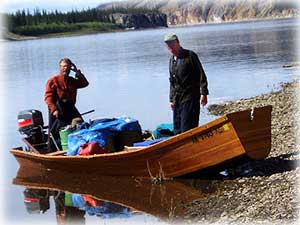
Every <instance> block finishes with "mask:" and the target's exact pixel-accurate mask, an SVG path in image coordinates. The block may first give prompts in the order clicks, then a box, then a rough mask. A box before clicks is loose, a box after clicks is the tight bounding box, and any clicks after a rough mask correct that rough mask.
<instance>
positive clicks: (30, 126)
mask: <svg viewBox="0 0 300 225" xmlns="http://www.w3.org/2000/svg"><path fill="white" fill-rule="evenodd" d="M43 125H44V121H43V115H42V113H41V112H40V111H39V110H35V109H30V110H24V111H21V112H19V114H18V126H19V132H20V133H21V134H23V135H25V136H26V138H27V139H28V140H29V141H30V143H31V144H40V143H43V142H45V139H46V138H45V132H44V130H43V129H44V127H43Z"/></svg>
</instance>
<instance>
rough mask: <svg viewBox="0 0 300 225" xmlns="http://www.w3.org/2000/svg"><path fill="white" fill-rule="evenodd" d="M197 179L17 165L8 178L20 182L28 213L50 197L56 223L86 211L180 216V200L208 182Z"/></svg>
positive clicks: (81, 217)
mask: <svg viewBox="0 0 300 225" xmlns="http://www.w3.org/2000/svg"><path fill="white" fill-rule="evenodd" d="M203 182H205V184H204V186H205V187H206V188H204V189H203V190H202V189H201V188H199V185H198V188H197V189H196V188H194V187H192V185H191V184H190V183H189V182H187V181H186V180H185V181H182V182H181V181H179V180H176V181H165V182H163V183H161V184H153V183H151V182H150V181H149V180H145V179H141V178H139V179H137V178H123V177H103V176H102V177H101V176H96V175H95V174H80V175H78V174H77V175H74V174H71V173H61V172H59V173H58V172H55V171H44V170H42V171H36V170H31V171H30V170H28V169H27V170H25V169H23V168H20V169H19V171H18V174H17V176H16V178H14V179H13V183H14V184H16V185H22V186H25V187H26V189H25V191H24V201H25V206H26V209H27V212H28V213H33V212H35V213H37V212H39V213H40V212H45V211H47V210H48V209H49V205H50V204H49V201H50V199H51V198H53V199H54V202H55V211H56V216H57V224H70V223H69V222H70V221H72V222H74V221H76V222H77V223H80V224H85V220H86V218H87V217H88V216H97V217H101V218H106V219H109V218H116V217H122V218H129V217H132V216H133V215H136V214H144V213H145V214H150V215H153V216H155V217H157V218H159V219H160V220H162V221H168V222H169V221H173V220H176V221H177V220H181V219H182V218H184V217H185V216H186V208H185V204H188V203H191V202H193V201H194V200H196V199H199V198H201V196H203V194H205V193H207V191H208V190H206V189H207V187H209V185H208V183H207V181H203ZM212 190H213V188H212Z"/></svg>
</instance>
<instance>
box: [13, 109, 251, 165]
mask: <svg viewBox="0 0 300 225" xmlns="http://www.w3.org/2000/svg"><path fill="white" fill-rule="evenodd" d="M245 111H248V110H245ZM227 122H230V120H229V119H228V117H227V116H222V117H220V118H217V119H215V120H213V121H211V122H209V123H206V124H204V125H202V126H199V127H196V128H193V129H191V130H188V131H186V132H184V133H181V134H179V135H176V136H173V137H170V138H168V139H166V140H163V141H161V142H158V143H156V144H153V145H150V146H147V147H141V148H140V149H131V150H126V149H125V150H123V151H120V152H112V153H105V154H95V155H88V156H81V155H75V156H67V155H63V156H62V155H58V156H53V155H47V154H38V153H34V152H26V151H20V150H18V148H14V149H12V150H10V152H11V153H12V154H13V155H15V156H20V157H22V156H27V157H30V158H37V159H45V160H51V159H55V160H60V159H75V160H77V159H86V160H88V159H95V158H110V159H113V158H118V157H122V156H131V155H139V154H145V153H148V152H151V151H154V150H158V149H162V148H165V147H167V146H168V145H171V144H174V143H178V142H180V141H183V140H184V139H187V138H190V137H192V136H194V135H197V134H201V133H202V132H206V131H207V130H208V129H213V128H214V127H216V126H219V125H221V124H224V123H227Z"/></svg>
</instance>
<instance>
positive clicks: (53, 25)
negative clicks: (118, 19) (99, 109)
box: [4, 7, 158, 35]
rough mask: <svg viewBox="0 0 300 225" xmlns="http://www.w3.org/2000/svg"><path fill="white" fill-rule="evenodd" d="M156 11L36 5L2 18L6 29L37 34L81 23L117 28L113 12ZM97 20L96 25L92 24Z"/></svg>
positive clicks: (60, 30) (78, 27) (76, 25)
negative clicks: (47, 8)
mask: <svg viewBox="0 0 300 225" xmlns="http://www.w3.org/2000/svg"><path fill="white" fill-rule="evenodd" d="M157 12H158V9H146V8H124V7H112V8H110V9H105V10H100V9H97V8H93V9H84V10H81V11H78V10H72V11H70V12H60V11H58V10H55V11H50V12H49V11H46V10H44V9H43V10H40V9H38V8H37V9H35V10H33V12H30V11H29V10H25V9H22V10H18V11H16V12H14V13H5V14H4V18H5V20H6V23H5V26H6V28H7V30H8V31H9V32H12V33H16V34H21V35H40V34H47V33H57V32H65V31H66V32H68V31H75V30H78V29H82V28H84V27H89V28H92V27H98V28H99V27H101V26H105V27H109V29H111V28H112V29H114V28H120V26H117V25H116V24H115V21H114V18H113V17H112V16H111V15H112V14H114V13H123V14H144V13H157ZM97 23H98V25H96V24H97ZM113 24H114V25H115V26H114V25H113Z"/></svg>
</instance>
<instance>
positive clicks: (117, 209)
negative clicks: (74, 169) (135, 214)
mask: <svg viewBox="0 0 300 225" xmlns="http://www.w3.org/2000/svg"><path fill="white" fill-rule="evenodd" d="M72 201H73V206H74V207H76V208H78V209H80V210H85V211H86V212H87V213H88V214H89V215H91V216H93V215H96V216H100V217H103V218H116V217H123V218H124V217H125V218H126V217H130V216H132V212H131V211H130V209H129V208H127V207H124V206H121V205H118V204H115V203H112V202H103V203H102V204H101V205H100V206H95V207H92V206H91V205H89V204H88V203H87V202H86V201H85V200H84V199H83V196H82V195H81V194H72Z"/></svg>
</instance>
